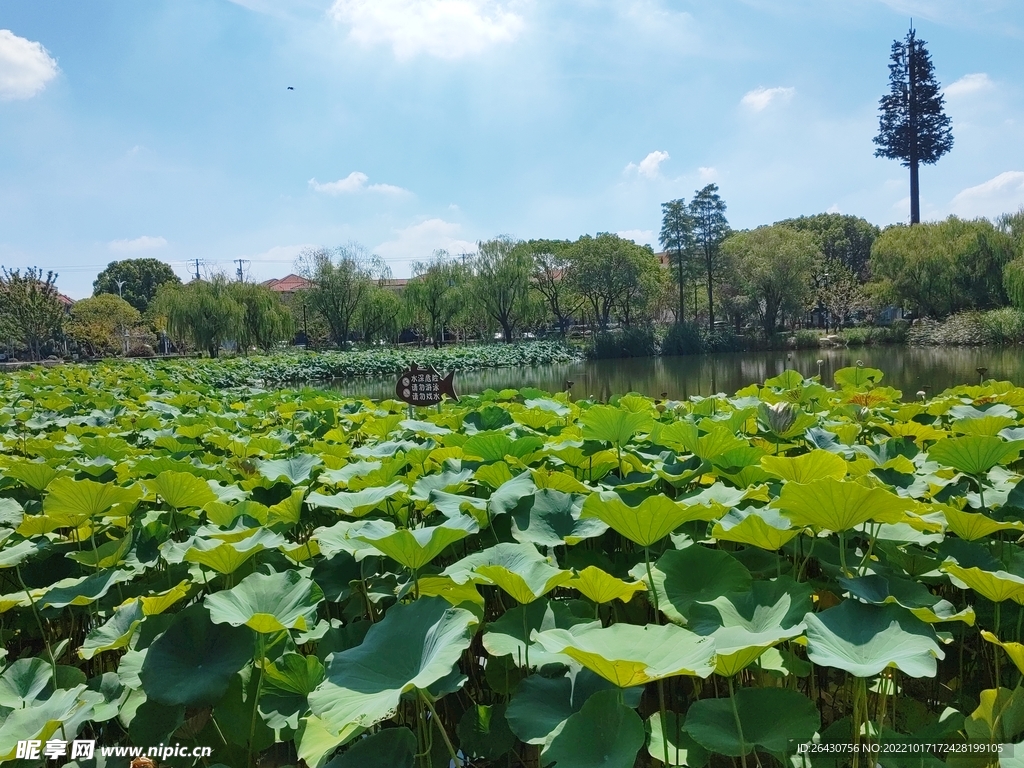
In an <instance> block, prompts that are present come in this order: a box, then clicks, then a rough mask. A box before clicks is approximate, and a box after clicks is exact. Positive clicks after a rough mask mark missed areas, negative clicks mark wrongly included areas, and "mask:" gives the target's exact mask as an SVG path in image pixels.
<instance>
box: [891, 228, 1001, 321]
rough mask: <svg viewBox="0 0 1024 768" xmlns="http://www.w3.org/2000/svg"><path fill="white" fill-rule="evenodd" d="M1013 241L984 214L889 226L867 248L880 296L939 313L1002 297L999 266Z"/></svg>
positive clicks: (985, 305) (984, 305)
mask: <svg viewBox="0 0 1024 768" xmlns="http://www.w3.org/2000/svg"><path fill="white" fill-rule="evenodd" d="M1013 257H1014V251H1013V243H1012V240H1011V239H1010V237H1009V236H1007V235H1006V234H1005V233H1003V232H1000V231H999V230H997V229H996V228H995V226H993V224H992V223H991V222H990V221H988V220H986V219H977V220H974V221H965V220H963V219H958V218H957V217H955V216H950V217H949V218H948V219H946V220H945V221H940V222H934V223H931V222H929V223H925V224H921V225H920V226H917V225H915V226H913V227H906V226H902V225H899V226H894V227H889V228H888V229H886V230H885V231H884V232H882V234H881V236H880V237H879V238H878V239H877V240H876V241H875V244H874V246H872V249H871V272H872V275H873V277H874V280H875V281H876V286H875V291H876V294H877V295H878V296H879V298H880V299H883V300H888V301H891V302H893V303H896V304H902V305H904V306H906V307H908V308H910V309H913V310H915V311H917V312H919V313H921V314H924V315H928V316H929V317H934V318H939V317H945V316H946V315H949V314H953V313H956V312H962V311H964V310H968V309H977V310H983V309H991V308H994V307H999V306H1002V305H1004V304H1005V303H1006V293H1005V292H1004V290H1003V283H1004V278H1003V270H1004V267H1005V266H1006V265H1007V263H1008V262H1010V261H1011V259H1013Z"/></svg>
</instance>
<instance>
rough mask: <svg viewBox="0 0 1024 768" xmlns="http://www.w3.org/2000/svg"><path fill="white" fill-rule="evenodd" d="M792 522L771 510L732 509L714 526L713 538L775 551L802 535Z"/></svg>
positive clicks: (767, 508)
mask: <svg viewBox="0 0 1024 768" xmlns="http://www.w3.org/2000/svg"><path fill="white" fill-rule="evenodd" d="M800 530H801V529H800V528H794V527H792V525H791V524H790V522H789V520H788V519H787V518H785V517H783V516H782V514H781V513H780V512H779V511H778V510H776V509H772V508H771V507H747V508H746V509H741V508H739V507H737V508H735V509H730V510H729V511H728V512H727V513H726V514H725V515H724V516H723V517H722V519H721V520H719V521H718V522H717V523H715V525H714V528H712V531H711V535H712V536H713V537H714V538H716V539H719V540H720V541H735V542H737V543H739V544H750V545H751V546H754V547H759V548H760V549H767V550H771V551H775V550H778V549H781V548H782V547H783V546H785V544H786V543H787V542H788V541H790V540H791V539H793V538H794V537H795V536H796V535H797V534H799V533H800Z"/></svg>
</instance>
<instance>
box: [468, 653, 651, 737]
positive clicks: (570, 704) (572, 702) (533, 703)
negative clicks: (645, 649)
mask: <svg viewBox="0 0 1024 768" xmlns="http://www.w3.org/2000/svg"><path fill="white" fill-rule="evenodd" d="M490 663H493V660H489V661H488V664H490ZM576 669H577V670H578V671H577V672H576V673H575V674H574V673H573V672H572V671H570V673H569V674H568V675H565V676H564V677H556V678H549V677H544V676H543V675H530V676H529V677H526V678H524V679H523V680H522V682H520V683H519V685H518V686H517V687H516V689H515V695H514V696H513V697H512V701H510V702H509V705H508V709H507V710H506V712H505V717H506V719H507V720H508V724H509V727H510V728H511V729H512V732H513V733H514V734H515V735H516V736H517V737H518V738H519V739H520V740H521V741H524V742H526V743H527V744H543V743H544V742H545V741H547V740H548V737H549V736H551V735H552V734H554V733H557V732H558V731H560V730H561V728H562V725H563V724H564V723H565V721H566V720H568V719H569V718H570V717H571V716H572V715H573V714H574V713H575V712H579V711H580V710H581V709H583V705H584V704H585V703H586V702H587V700H588V699H590V697H591V696H593V695H594V694H595V693H597V692H599V691H614V692H616V693H618V692H619V689H618V688H615V687H614V686H613V685H612V684H611V683H609V682H608V681H607V680H605V679H604V678H603V677H600V676H599V675H595V674H594V673H593V672H591V671H590V670H589V669H585V668H579V667H577V668H576ZM643 690H644V689H643V688H627V689H626V690H624V691H622V700H623V703H625V704H626V706H629V707H637V706H639V705H640V697H641V695H642V694H643Z"/></svg>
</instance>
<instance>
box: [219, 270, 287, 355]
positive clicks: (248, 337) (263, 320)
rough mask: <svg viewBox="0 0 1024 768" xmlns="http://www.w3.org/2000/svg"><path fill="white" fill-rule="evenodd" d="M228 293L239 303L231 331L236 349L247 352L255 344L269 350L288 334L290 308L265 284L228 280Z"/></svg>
mask: <svg viewBox="0 0 1024 768" xmlns="http://www.w3.org/2000/svg"><path fill="white" fill-rule="evenodd" d="M228 293H229V294H230V295H231V297H232V298H233V299H234V300H235V301H236V302H237V303H238V304H239V305H240V306H241V307H242V314H241V316H240V317H239V319H238V325H237V327H236V328H235V333H234V337H235V341H237V342H238V348H239V349H240V350H242V351H243V352H248V350H250V349H252V348H254V347H255V348H257V349H262V350H263V351H264V352H269V351H270V350H271V349H273V348H274V347H275V346H276V345H277V344H278V342H281V341H287V340H288V339H290V338H291V337H292V334H293V333H294V332H295V323H294V321H293V319H292V314H291V312H290V311H289V310H288V307H286V306H285V305H284V304H283V303H282V302H281V299H280V298H279V297H278V295H277V294H276V293H274V292H273V291H272V290H270V289H269V288H267V287H266V286H265V285H256V284H254V283H231V284H230V285H229V289H228Z"/></svg>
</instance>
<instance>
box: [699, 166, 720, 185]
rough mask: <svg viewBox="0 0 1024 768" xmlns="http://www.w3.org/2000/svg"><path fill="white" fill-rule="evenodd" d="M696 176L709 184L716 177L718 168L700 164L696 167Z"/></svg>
mask: <svg viewBox="0 0 1024 768" xmlns="http://www.w3.org/2000/svg"><path fill="white" fill-rule="evenodd" d="M697 178H699V179H700V180H701V181H704V182H707V183H709V184H710V183H711V182H712V181H715V180H716V179H717V178H718V169H717V168H712V167H710V166H706V165H702V166H701V167H700V168H698V169H697Z"/></svg>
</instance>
